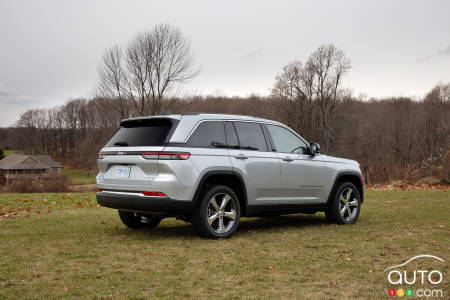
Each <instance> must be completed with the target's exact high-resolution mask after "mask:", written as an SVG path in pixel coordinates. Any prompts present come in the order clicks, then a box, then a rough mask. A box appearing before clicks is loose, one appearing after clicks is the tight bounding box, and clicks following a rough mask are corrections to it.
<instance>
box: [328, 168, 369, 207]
mask: <svg viewBox="0 0 450 300" xmlns="http://www.w3.org/2000/svg"><path fill="white" fill-rule="evenodd" d="M343 176H355V177H357V178H358V179H359V182H360V187H361V190H360V191H359V192H360V196H361V204H362V203H363V202H364V185H363V184H362V182H364V179H363V177H362V175H361V174H360V173H358V172H356V171H342V172H339V173H338V174H337V175H336V178H335V179H334V183H333V187H332V188H331V191H330V195H328V200H327V204H329V203H330V201H331V198H332V197H333V195H334V192H335V191H336V189H337V184H338V183H339V181H340V179H341V178H342V177H343ZM357 188H358V186H357Z"/></svg>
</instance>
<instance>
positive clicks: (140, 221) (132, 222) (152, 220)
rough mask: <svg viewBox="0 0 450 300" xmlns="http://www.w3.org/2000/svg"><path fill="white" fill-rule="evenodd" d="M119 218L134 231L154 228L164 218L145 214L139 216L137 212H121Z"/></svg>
mask: <svg viewBox="0 0 450 300" xmlns="http://www.w3.org/2000/svg"><path fill="white" fill-rule="evenodd" d="M119 217H120V220H121V221H122V223H123V224H125V226H127V227H128V228H133V229H140V228H154V227H156V226H158V224H159V222H161V220H162V218H160V217H157V216H153V215H149V214H145V215H141V214H137V213H135V212H130V211H123V210H119Z"/></svg>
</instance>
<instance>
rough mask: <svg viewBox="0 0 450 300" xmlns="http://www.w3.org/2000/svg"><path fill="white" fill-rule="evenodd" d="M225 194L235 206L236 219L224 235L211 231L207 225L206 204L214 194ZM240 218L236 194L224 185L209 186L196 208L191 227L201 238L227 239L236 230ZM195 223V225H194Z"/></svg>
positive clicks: (239, 207)
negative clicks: (192, 226)
mask: <svg viewBox="0 0 450 300" xmlns="http://www.w3.org/2000/svg"><path fill="white" fill-rule="evenodd" d="M220 193H226V194H228V195H230V196H231V198H232V199H233V201H235V206H236V219H235V220H234V224H233V227H232V228H231V229H230V230H229V231H228V232H226V233H222V234H221V233H217V232H215V231H214V230H212V229H211V227H210V226H209V224H208V219H207V218H208V204H209V200H210V199H211V197H212V196H214V195H215V194H220ZM240 217H241V206H240V203H239V198H238V197H237V195H236V193H235V192H234V191H233V190H232V189H231V188H229V187H227V186H225V185H211V186H209V187H208V188H207V189H206V190H205V192H204V193H203V194H202V196H201V203H200V205H199V207H198V208H197V211H196V213H195V215H194V219H193V225H194V227H195V229H196V231H197V232H198V233H199V234H200V235H201V236H203V237H209V238H229V237H231V236H232V235H233V234H234V233H235V232H236V230H237V228H238V226H239V221H240ZM194 223H195V224H194Z"/></svg>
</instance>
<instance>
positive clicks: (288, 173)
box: [277, 153, 324, 204]
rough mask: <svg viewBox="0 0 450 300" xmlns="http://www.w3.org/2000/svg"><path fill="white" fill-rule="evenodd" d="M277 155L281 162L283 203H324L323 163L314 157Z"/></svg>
mask: <svg viewBox="0 0 450 300" xmlns="http://www.w3.org/2000/svg"><path fill="white" fill-rule="evenodd" d="M277 155H278V157H280V160H281V192H280V201H281V203H286V204H290V203H292V204H297V203H299V204H300V203H318V202H323V199H322V198H323V197H322V194H323V188H324V181H323V180H324V176H323V165H322V164H323V162H321V161H318V159H317V158H316V156H312V155H305V154H301V155H299V154H287V153H277Z"/></svg>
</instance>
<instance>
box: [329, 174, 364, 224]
mask: <svg viewBox="0 0 450 300" xmlns="http://www.w3.org/2000/svg"><path fill="white" fill-rule="evenodd" d="M349 193H350V194H349ZM360 212H361V195H360V194H359V191H358V189H357V188H356V186H355V185H354V184H353V183H351V182H341V183H339V185H338V187H337V189H336V190H335V192H334V195H333V196H332V198H331V199H330V203H329V205H328V208H327V210H326V211H325V215H326V217H327V219H328V221H330V222H333V223H337V224H354V223H355V222H356V221H357V220H358V218H359V214H360Z"/></svg>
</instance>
